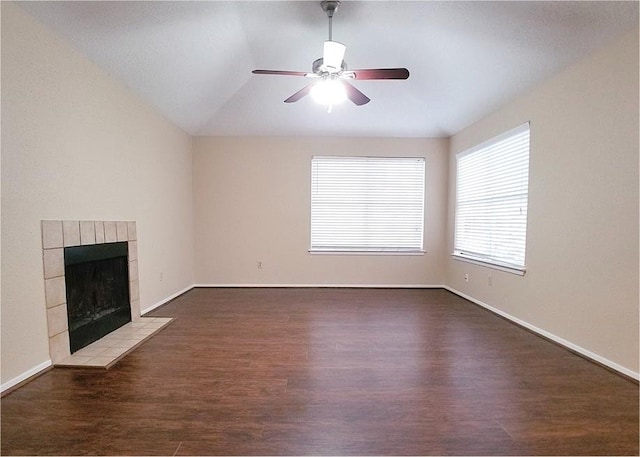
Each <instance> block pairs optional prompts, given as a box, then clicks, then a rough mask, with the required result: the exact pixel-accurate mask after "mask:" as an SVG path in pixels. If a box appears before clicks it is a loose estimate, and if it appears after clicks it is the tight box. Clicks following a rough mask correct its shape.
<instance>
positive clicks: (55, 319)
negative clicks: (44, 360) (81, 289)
mask: <svg viewBox="0 0 640 457" xmlns="http://www.w3.org/2000/svg"><path fill="white" fill-rule="evenodd" d="M47 326H48V328H49V337H52V336H54V335H57V334H58V333H61V332H64V331H66V330H67V329H68V328H69V325H68V322H67V304H66V303H63V304H62V305H58V306H54V307H53V308H48V309H47Z"/></svg>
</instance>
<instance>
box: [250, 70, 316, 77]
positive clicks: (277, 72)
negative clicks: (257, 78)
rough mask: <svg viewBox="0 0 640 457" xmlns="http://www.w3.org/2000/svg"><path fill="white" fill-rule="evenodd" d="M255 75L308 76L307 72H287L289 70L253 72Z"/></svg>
mask: <svg viewBox="0 0 640 457" xmlns="http://www.w3.org/2000/svg"><path fill="white" fill-rule="evenodd" d="M251 73H253V74H254V75H280V76H306V75H307V72H305V71H287V70H253V71H252V72H251Z"/></svg>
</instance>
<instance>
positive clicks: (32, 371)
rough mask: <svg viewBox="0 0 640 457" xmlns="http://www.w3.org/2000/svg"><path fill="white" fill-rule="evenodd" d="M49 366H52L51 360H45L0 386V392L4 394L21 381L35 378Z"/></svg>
mask: <svg viewBox="0 0 640 457" xmlns="http://www.w3.org/2000/svg"><path fill="white" fill-rule="evenodd" d="M51 365H52V363H51V360H45V361H44V362H42V363H41V364H39V365H36V366H35V367H33V368H31V369H29V370H27V371H25V372H24V373H22V374H21V375H20V376H16V377H15V378H13V379H11V380H9V381H7V382H5V383H4V384H2V386H0V392H4V391H6V390H8V389H11V388H12V387H14V386H16V385H18V384H20V383H21V382H22V381H26V380H27V379H29V378H30V377H32V376H35V375H37V374H38V373H40V372H41V371H44V370H46V369H47V368H49V367H50V366H51Z"/></svg>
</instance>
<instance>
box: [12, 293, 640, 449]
mask: <svg viewBox="0 0 640 457" xmlns="http://www.w3.org/2000/svg"><path fill="white" fill-rule="evenodd" d="M149 316H154V317H163V316H166V317H174V318H175V319H174V321H173V322H172V323H171V324H170V325H168V326H167V327H166V328H165V329H164V330H162V331H161V332H160V333H158V334H157V335H156V336H155V337H153V338H151V339H150V340H149V341H147V342H146V343H145V344H143V345H142V346H141V347H139V348H138V349H136V350H135V351H133V352H132V353H131V354H129V355H128V356H126V357H125V358H124V359H123V360H121V361H120V362H119V363H118V364H116V365H115V366H114V367H113V368H111V369H110V370H107V371H100V370H91V369H63V368H55V369H53V370H51V371H49V372H47V373H45V374H44V375H42V376H40V377H39V378H37V379H35V380H34V381H33V382H31V383H29V384H27V385H26V386H24V387H22V388H20V389H18V390H16V391H15V392H12V393H10V394H9V395H7V396H5V397H4V398H3V399H2V400H1V406H2V424H1V427H2V435H1V438H2V443H1V452H2V454H3V455H24V454H29V455H52V454H55V455H86V454H92V455H215V454H224V455H238V454H240V455H309V454H313V455H524V454H526V455H638V452H639V446H638V435H639V430H638V421H639V419H638V404H639V403H638V401H639V399H638V384H637V383H635V382H633V381H630V380H628V379H625V378H623V377H621V376H618V375H616V374H614V373H611V372H609V371H607V370H606V369H604V368H602V367H599V366H597V365H595V364H592V363H590V362H588V361H586V360H584V359H582V358H580V357H578V356H576V355H574V354H572V353H570V352H569V351H567V350H565V349H563V348H561V347H558V346H556V345H554V344H552V343H550V342H548V341H546V340H544V339H541V338H539V337H537V336H535V335H533V334H531V333H529V332H527V331H526V330H523V329H521V328H519V327H517V326H514V325H513V324H511V323H509V322H507V321H505V320H503V319H501V318H499V317H496V316H494V315H493V314H491V313H489V312H487V311H485V310H483V309H481V308H479V307H477V306H475V305H473V304H471V303H469V302H467V301H466V300H463V299H461V298H459V297H457V296H455V295H453V294H451V293H449V292H447V291H444V290H402V289H400V290H393V289H375V290H368V289H194V290H192V291H190V292H188V293H186V294H185V295H183V296H181V297H179V298H178V299H176V300H174V301H172V302H170V303H168V304H167V305H165V306H163V307H161V308H158V309H157V310H155V311H154V312H152V313H150V314H149Z"/></svg>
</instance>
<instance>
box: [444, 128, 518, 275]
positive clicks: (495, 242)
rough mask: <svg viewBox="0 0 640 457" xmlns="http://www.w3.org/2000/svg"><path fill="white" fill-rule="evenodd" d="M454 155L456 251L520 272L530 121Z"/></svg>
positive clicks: (463, 255) (464, 256)
mask: <svg viewBox="0 0 640 457" xmlns="http://www.w3.org/2000/svg"><path fill="white" fill-rule="evenodd" d="M456 159H457V160H456V162H457V181H456V216H455V218H456V219H455V243H454V255H455V256H459V257H462V258H468V259H471V260H476V261H480V262H485V263H489V264H492V265H497V266H499V267H505V268H507V269H513V270H517V271H519V272H524V269H525V246H526V238H527V200H528V186H529V123H526V124H523V125H521V126H519V127H517V128H515V129H513V130H510V131H508V132H506V133H504V134H502V135H499V136H498V137H495V138H493V139H491V140H489V141H487V142H485V143H483V144H481V145H479V146H476V147H475V148H472V149H470V150H468V151H465V152H462V153H460V154H458V155H457V157H456Z"/></svg>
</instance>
